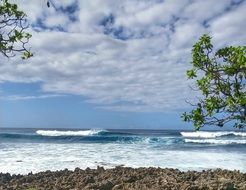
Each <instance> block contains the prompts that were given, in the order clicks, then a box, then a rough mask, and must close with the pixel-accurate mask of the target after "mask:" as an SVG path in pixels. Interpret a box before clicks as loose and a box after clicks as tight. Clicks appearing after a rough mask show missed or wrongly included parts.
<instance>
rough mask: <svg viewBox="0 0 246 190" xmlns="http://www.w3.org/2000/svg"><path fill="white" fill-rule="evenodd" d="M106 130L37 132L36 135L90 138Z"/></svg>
mask: <svg viewBox="0 0 246 190" xmlns="http://www.w3.org/2000/svg"><path fill="white" fill-rule="evenodd" d="M101 132H106V130H101V129H90V130H83V131H58V130H37V131H36V133H37V134H39V135H42V136H92V135H97V134H99V133H101Z"/></svg>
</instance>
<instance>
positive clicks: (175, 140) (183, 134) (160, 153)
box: [0, 128, 246, 174]
mask: <svg viewBox="0 0 246 190" xmlns="http://www.w3.org/2000/svg"><path fill="white" fill-rule="evenodd" d="M97 166H103V167H104V168H112V167H115V166H126V167H161V168H178V169H180V170H182V171H187V170H198V171H201V170H205V169H215V168H223V169H229V170H240V171H242V172H246V132H243V131H199V132H192V131H177V130H128V129H127V130H123V129H122V130H116V129H115V130H110V129H108V130H104V129H83V130H82V129H1V128H0V172H3V173H6V172H9V173H11V174H28V173H29V172H33V173H36V172H40V171H46V170H51V171H55V170H61V169H65V168H68V169H71V170H73V169H75V168H76V167H79V168H82V169H85V168H87V167H89V168H96V167H97Z"/></svg>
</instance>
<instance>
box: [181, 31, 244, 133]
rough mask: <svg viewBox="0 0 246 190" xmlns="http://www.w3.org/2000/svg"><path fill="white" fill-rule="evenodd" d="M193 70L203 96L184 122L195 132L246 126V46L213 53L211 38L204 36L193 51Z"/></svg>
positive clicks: (185, 116)
mask: <svg viewBox="0 0 246 190" xmlns="http://www.w3.org/2000/svg"><path fill="white" fill-rule="evenodd" d="M191 64H192V68H191V69H190V70H188V71H187V76H188V79H193V78H195V79H196V86H197V87H198V89H199V91H200V92H201V93H202V98H200V99H199V100H198V103H196V104H191V105H193V106H194V107H195V108H194V109H193V110H192V111H191V112H189V113H186V112H185V113H184V114H183V115H182V118H183V120H184V121H188V122H193V123H194V126H195V129H196V130H199V129H200V128H201V127H203V126H204V125H217V126H219V127H223V126H224V124H225V123H228V122H231V123H232V122H233V123H234V127H236V128H243V127H245V126H246V46H237V47H233V46H230V47H224V48H221V49H219V50H217V51H216V52H213V45H212V44H211V37H210V36H208V35H206V34H204V35H203V36H201V38H200V39H199V41H198V42H197V43H196V44H195V45H194V46H193V49H192V62H191Z"/></svg>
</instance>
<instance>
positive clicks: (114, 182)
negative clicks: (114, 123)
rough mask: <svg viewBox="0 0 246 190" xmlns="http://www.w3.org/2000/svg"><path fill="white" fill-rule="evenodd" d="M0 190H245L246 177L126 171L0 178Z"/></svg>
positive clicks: (234, 173)
mask: <svg viewBox="0 0 246 190" xmlns="http://www.w3.org/2000/svg"><path fill="white" fill-rule="evenodd" d="M0 189H1V190H7V189H8V190H16V189H20V190H22V189H23V190H27V189H28V190H53V189H56V190H70V189H73V190H81V189H84V190H86V189H95V190H120V189H125V190H139V189H141V190H151V189H153V190H165V189H167V190H170V189H172V190H184V189H186V190H196V189H197V190H198V189H200V190H201V189H203V190H206V189H211V190H232V189H234V190H235V189H239V190H245V189H246V173H241V172H239V171H236V170H235V171H229V170H221V169H216V170H206V171H201V172H197V171H187V172H182V171H180V170H178V169H161V168H137V169H133V168H129V167H116V168H113V169H106V170H105V169H104V168H103V167H98V168H97V169H89V168H87V169H85V170H82V169H79V168H76V169H75V170H74V171H70V170H67V169H65V170H61V171H55V172H51V171H46V172H40V173H37V174H32V173H30V174H28V175H12V176H11V175H10V174H0Z"/></svg>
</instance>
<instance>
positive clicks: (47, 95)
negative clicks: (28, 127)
mask: <svg viewBox="0 0 246 190" xmlns="http://www.w3.org/2000/svg"><path fill="white" fill-rule="evenodd" d="M63 96H64V95H60V94H45V95H38V96H22V95H11V96H0V100H10V101H18V100H33V99H46V98H57V97H63Z"/></svg>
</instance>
